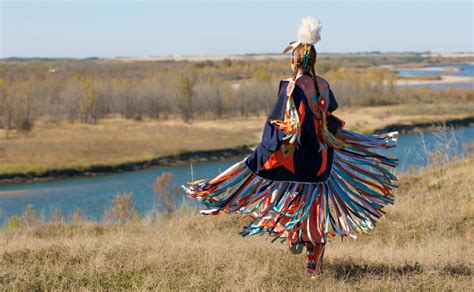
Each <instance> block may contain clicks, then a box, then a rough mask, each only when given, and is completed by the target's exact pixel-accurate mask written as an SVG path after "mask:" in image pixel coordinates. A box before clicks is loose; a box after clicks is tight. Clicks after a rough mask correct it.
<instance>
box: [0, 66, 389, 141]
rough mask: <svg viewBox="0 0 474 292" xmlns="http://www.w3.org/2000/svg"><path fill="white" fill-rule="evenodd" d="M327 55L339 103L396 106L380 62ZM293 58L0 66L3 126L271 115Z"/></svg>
mask: <svg viewBox="0 0 474 292" xmlns="http://www.w3.org/2000/svg"><path fill="white" fill-rule="evenodd" d="M353 58H354V57H350V58H346V59H344V58H341V57H337V58H329V57H327V58H322V59H321V60H320V61H318V63H317V66H316V68H317V69H316V70H317V73H318V74H321V75H322V76H323V77H325V78H326V79H328V80H329V81H330V84H331V87H332V89H333V92H334V93H335V95H336V99H337V100H338V102H339V104H341V105H379V104H387V103H395V102H397V98H396V92H395V90H394V85H393V81H394V79H395V75H394V73H392V72H391V71H389V70H387V69H380V68H374V67H372V66H373V65H374V64H377V62H376V61H374V60H376V59H371V58H365V59H364V58H362V59H361V58H359V59H356V60H352V59H353ZM290 73H291V72H290V68H289V63H288V60H286V59H285V60H279V59H271V58H268V59H265V60H254V59H248V60H240V61H235V60H234V61H231V60H229V59H224V60H222V61H203V62H190V61H180V62H178V61H156V62H151V61H150V62H143V61H132V62H122V61H116V60H101V59H98V60H95V59H92V60H56V61H55V60H52V61H30V62H14V61H8V62H3V63H0V116H1V118H0V127H1V128H4V129H6V130H7V132H8V130H10V129H16V130H19V131H30V130H31V129H32V128H33V127H34V124H35V121H36V120H37V119H46V120H48V121H50V122H53V123H60V122H64V121H68V122H71V123H75V122H80V123H90V124H94V123H97V122H98V121H99V120H100V119H103V118H106V117H107V116H109V115H120V116H122V117H123V118H125V119H134V120H142V119H166V118H169V117H177V116H179V117H181V118H182V119H183V121H185V122H192V120H193V119H196V118H224V117H232V116H251V115H260V114H266V113H267V112H268V111H269V110H270V109H271V107H272V105H273V104H274V101H275V98H276V96H277V91H278V84H279V83H278V81H279V80H281V79H285V78H287V77H288V76H289V75H290Z"/></svg>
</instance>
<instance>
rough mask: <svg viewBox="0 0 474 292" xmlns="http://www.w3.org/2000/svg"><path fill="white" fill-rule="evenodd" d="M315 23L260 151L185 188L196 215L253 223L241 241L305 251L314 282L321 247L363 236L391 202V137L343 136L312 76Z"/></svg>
mask: <svg viewBox="0 0 474 292" xmlns="http://www.w3.org/2000/svg"><path fill="white" fill-rule="evenodd" d="M320 30H321V25H320V22H319V20H316V19H313V18H311V17H307V18H304V19H303V20H302V23H301V26H300V28H299V31H298V38H297V41H295V42H291V43H290V44H289V46H288V47H287V48H286V49H285V51H284V53H286V52H288V51H291V61H290V63H291V68H292V76H291V78H289V79H287V80H283V81H281V82H280V85H279V94H278V99H277V100H276V103H275V106H274V108H273V110H272V111H271V113H270V114H269V116H268V119H267V121H266V123H265V128H264V130H263V137H262V141H261V143H260V144H258V145H257V147H256V149H255V150H254V151H253V153H252V154H250V155H249V156H247V157H246V158H245V159H243V160H242V161H239V162H238V163H236V164H234V165H233V166H231V167H230V168H228V169H226V170H225V171H224V172H222V173H221V174H219V175H217V176H215V177H213V178H211V179H206V180H199V181H195V182H192V183H189V186H183V187H184V188H185V190H186V191H187V195H188V196H189V197H191V198H196V199H199V200H200V201H201V202H202V203H203V204H204V205H205V206H206V207H207V210H203V211H201V213H202V214H207V215H209V214H212V215H217V214H220V213H239V214H242V215H246V216H250V217H251V218H252V219H253V220H252V221H251V222H250V223H249V224H247V225H246V226H245V227H244V228H243V230H242V231H241V234H242V235H244V236H250V235H256V234H261V233H268V234H269V235H270V236H272V237H274V238H275V240H277V239H281V240H282V242H283V241H288V242H289V247H290V250H291V251H292V252H293V253H300V252H301V251H302V250H303V247H306V260H307V261H306V268H307V271H308V273H310V274H311V275H313V276H314V275H320V274H321V272H322V261H323V256H324V250H325V246H326V243H327V242H328V240H329V239H331V238H332V237H335V236H340V237H341V238H342V237H346V236H349V237H353V238H355V237H356V236H357V235H360V234H364V233H367V232H368V231H369V229H371V228H373V226H374V223H375V221H376V220H377V219H379V218H380V217H381V216H382V215H383V214H384V211H383V207H384V206H385V205H387V204H392V203H393V197H392V190H393V188H394V187H395V185H394V181H395V180H396V177H395V176H394V175H393V174H392V173H391V171H390V170H389V169H390V168H394V167H395V166H396V165H397V159H396V158H390V157H387V155H384V153H383V152H384V151H385V150H386V149H388V148H393V147H395V146H396V136H397V133H396V132H392V133H387V134H382V135H363V134H358V133H355V132H352V131H349V130H346V129H344V128H343V127H344V122H343V121H342V120H340V119H338V118H337V117H336V116H334V115H333V112H334V111H335V110H336V109H337V107H338V104H337V102H336V100H335V98H334V95H333V92H332V90H331V88H330V86H329V83H328V82H327V81H326V80H324V79H323V78H321V77H319V76H318V75H316V71H315V64H316V50H315V47H314V45H315V44H316V42H317V41H319V40H320Z"/></svg>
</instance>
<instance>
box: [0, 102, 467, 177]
mask: <svg viewBox="0 0 474 292" xmlns="http://www.w3.org/2000/svg"><path fill="white" fill-rule="evenodd" d="M473 112H474V102H472V101H471V102H465V103H462V104H461V103H456V104H452V103H447V102H445V103H442V102H440V103H432V104H426V105H423V106H422V105H421V104H417V103H409V104H401V105H386V106H373V107H361V106H359V107H355V106H353V107H341V108H340V109H339V110H337V111H336V112H335V114H336V115H337V116H339V117H340V118H342V119H343V120H345V121H346V126H347V127H348V128H351V129H353V130H356V131H360V132H363V133H370V132H372V131H374V130H376V129H380V128H383V127H385V126H387V125H393V124H408V125H409V124H417V123H426V122H433V123H437V122H439V121H443V120H449V119H454V118H466V117H470V116H472V113H473ZM265 119H266V117H265V116H264V115H260V116H251V117H247V118H245V117H240V118H239V117H233V118H228V119H201V120H196V121H194V122H193V123H185V122H183V121H182V120H180V119H172V118H170V119H166V120H151V119H150V120H146V121H134V120H126V119H123V118H120V117H112V118H107V119H103V120H100V121H99V122H98V123H97V124H93V125H91V124H81V123H75V124H70V123H67V122H65V123H62V124H61V125H57V124H52V123H48V122H47V121H42V122H38V123H37V125H36V126H35V128H34V129H33V130H32V131H31V132H30V133H28V134H24V133H16V134H15V133H13V134H10V137H9V139H1V140H0V174H8V173H19V172H26V171H28V172H42V171H45V170H49V169H64V168H84V167H88V166H91V165H115V164H120V163H125V162H133V161H142V160H149V159H153V158H155V157H160V156H164V155H169V154H176V153H179V152H184V151H197V150H214V149H223V148H230V147H237V146H241V145H255V144H256V143H258V142H259V139H260V137H261V131H262V129H263V125H264V122H265ZM3 131H4V130H3ZM2 134H4V133H3V132H2V130H1V129H0V136H2Z"/></svg>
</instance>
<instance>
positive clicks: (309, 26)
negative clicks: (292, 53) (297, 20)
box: [297, 16, 321, 45]
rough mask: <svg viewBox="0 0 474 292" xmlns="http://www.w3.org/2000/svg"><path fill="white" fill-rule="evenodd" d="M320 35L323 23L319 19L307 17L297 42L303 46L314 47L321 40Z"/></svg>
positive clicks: (301, 26) (304, 19)
mask: <svg viewBox="0 0 474 292" xmlns="http://www.w3.org/2000/svg"><path fill="white" fill-rule="evenodd" d="M320 33H321V22H320V21H319V19H314V18H312V17H311V16H308V17H305V18H303V19H302V20H301V25H300V28H299V29H298V38H297V41H298V42H300V43H302V44H308V45H314V44H315V43H317V42H318V41H319V40H320V39H321V36H320Z"/></svg>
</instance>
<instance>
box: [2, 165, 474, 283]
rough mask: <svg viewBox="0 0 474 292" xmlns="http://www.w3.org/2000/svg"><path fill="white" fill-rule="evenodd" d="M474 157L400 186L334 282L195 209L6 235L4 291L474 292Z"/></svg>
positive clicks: (333, 268) (333, 259) (346, 250)
mask: <svg viewBox="0 0 474 292" xmlns="http://www.w3.org/2000/svg"><path fill="white" fill-rule="evenodd" d="M473 171H474V157H473V156H470V157H467V158H463V159H456V160H454V161H452V162H451V163H449V164H436V165H433V166H430V167H428V168H427V169H425V170H421V171H412V172H410V173H407V174H405V175H403V176H401V177H400V180H399V186H400V187H399V189H397V190H396V192H395V199H396V203H395V205H393V206H389V207H387V208H386V211H387V214H386V216H385V217H384V218H383V219H382V220H381V221H380V222H379V224H377V227H376V228H375V230H373V231H372V232H371V233H370V234H369V235H365V236H362V237H360V238H359V239H358V240H346V241H344V242H341V241H340V240H338V239H335V240H333V241H332V242H331V243H330V244H329V245H328V247H327V252H326V257H325V273H324V274H323V276H321V277H320V278H318V279H316V280H310V279H309V277H307V276H306V274H305V268H304V261H305V260H304V255H299V256H294V255H292V254H291V253H290V252H289V251H288V249H287V246H286V245H285V244H283V245H281V244H278V243H271V242H270V240H268V238H267V236H259V237H251V238H242V237H241V236H239V235H238V231H239V230H240V228H242V226H243V225H244V223H243V222H242V219H241V218H240V217H239V216H237V215H236V216H231V215H221V216H212V217H207V216H202V215H199V214H198V213H197V212H196V211H195V210H190V209H188V208H186V207H182V208H181V209H178V211H177V213H175V214H174V215H171V216H170V215H165V214H151V215H148V216H146V217H144V218H142V219H131V220H130V221H128V222H127V223H124V224H111V223H100V224H99V223H96V222H85V221H82V222H76V223H75V224H57V223H54V224H53V223H49V224H46V225H39V226H35V227H19V228H15V229H13V230H11V229H10V230H3V231H0V289H1V290H4V289H11V290H18V289H20V290H32V289H79V288H84V289H92V290H93V289H114V290H115V289H116V290H122V289H160V290H170V289H198V290H220V289H232V290H234V289H237V290H242V289H244V290H245V289H249V290H259V289H267V290H285V291H288V290H292V289H305V290H307V289H311V290H315V289H317V290H332V291H334V290H337V291H339V290H348V289H349V290H356V289H358V290H395V289H398V290H412V289H415V290H457V291H466V290H469V289H470V287H471V286H472V268H473V256H474V249H473V247H472V240H473V239H474V237H473V235H474V233H473V228H472V226H473V225H472V224H473V222H474V217H473V214H474V204H473V196H472V195H473V193H474V192H473V191H474V189H473V186H474V176H472V172H473Z"/></svg>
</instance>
